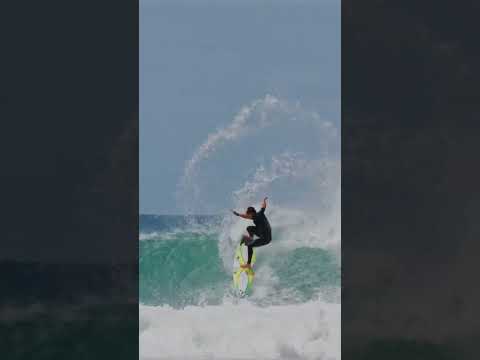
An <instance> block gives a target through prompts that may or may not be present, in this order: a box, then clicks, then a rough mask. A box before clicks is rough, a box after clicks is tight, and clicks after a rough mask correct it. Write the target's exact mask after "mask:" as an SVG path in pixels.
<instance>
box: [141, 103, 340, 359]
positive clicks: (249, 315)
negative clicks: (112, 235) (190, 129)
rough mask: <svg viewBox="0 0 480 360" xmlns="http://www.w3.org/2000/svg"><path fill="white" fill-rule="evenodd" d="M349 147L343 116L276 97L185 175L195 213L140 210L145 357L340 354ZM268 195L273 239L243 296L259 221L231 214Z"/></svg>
mask: <svg viewBox="0 0 480 360" xmlns="http://www.w3.org/2000/svg"><path fill="white" fill-rule="evenodd" d="M245 148H247V149H255V151H254V154H260V155H261V156H254V154H252V153H249V152H245V151H239V150H240V149H245ZM339 149H340V137H339V133H338V125H336V123H335V122H333V121H331V120H325V119H322V117H321V115H320V114H319V113H318V112H316V111H311V110H306V109H304V107H303V106H302V105H301V104H300V103H299V102H293V103H292V102H289V101H287V100H284V99H279V98H277V97H274V96H272V95H266V96H265V97H263V98H259V99H256V100H254V101H252V102H251V103H250V104H248V105H245V106H243V107H242V108H241V109H240V111H239V112H238V113H237V114H236V115H235V116H233V119H232V121H231V122H230V123H228V124H227V125H226V126H224V127H220V128H218V129H216V130H214V131H213V132H211V133H210V134H208V136H207V138H206V139H205V141H204V142H203V143H201V144H200V145H199V146H198V148H197V150H196V151H195V152H194V153H193V154H192V156H191V158H190V159H188V160H187V161H186V164H185V168H184V173H183V175H182V177H181V178H180V179H179V182H178V189H177V198H178V202H179V204H181V206H182V207H183V209H184V213H185V215H182V216H167V215H141V216H140V234H139V252H140V261H139V264H140V265H139V266H140V268H139V280H140V281H139V284H140V289H139V290H140V308H139V318H140V334H139V336H140V338H139V342H140V343H139V345H140V358H141V359H152V360H153V359H232V360H233V359H329V360H334V359H340V319H341V318H340V297H341V296H340V295H341V270H340V269H341V262H340V249H341V232H340V229H341V227H340V161H339V159H340V153H339V152H340V150H339ZM225 160H228V161H229V162H231V163H234V164H235V165H236V166H234V167H231V168H229V169H228V176H224V175H225V174H223V173H222V171H225V170H224V169H223V167H222V161H225ZM222 169H223V170H222ZM226 179H228V181H226ZM264 196H268V197H269V200H270V201H269V204H268V207H267V211H266V215H267V217H268V219H269V221H270V224H271V226H272V232H273V233H272V238H273V239H272V242H271V243H270V244H269V245H267V246H265V247H261V248H258V249H257V263H256V264H255V273H256V277H255V283H254V288H253V293H252V294H251V296H249V297H246V298H242V299H240V298H237V297H236V296H235V294H234V292H233V291H232V277H231V274H232V260H233V253H234V249H235V247H236V245H237V244H238V241H239V240H240V237H241V235H242V234H243V233H244V232H245V227H246V226H248V225H250V224H249V223H248V221H246V220H243V219H240V218H237V217H234V216H233V215H231V213H230V212H229V209H230V208H235V209H237V210H240V211H241V210H244V209H245V207H247V206H250V205H253V206H255V207H257V208H258V207H259V204H260V201H261V199H262V198H263V197H264ZM212 199H213V200H212ZM218 199H223V200H218ZM222 201H223V202H222ZM206 204H207V205H206ZM215 206H217V207H216V208H215ZM211 213H214V214H217V215H197V214H211Z"/></svg>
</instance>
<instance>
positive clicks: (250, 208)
mask: <svg viewBox="0 0 480 360" xmlns="http://www.w3.org/2000/svg"><path fill="white" fill-rule="evenodd" d="M252 213H253V214H256V213H257V210H255V208H254V207H253V206H249V207H248V208H247V214H252Z"/></svg>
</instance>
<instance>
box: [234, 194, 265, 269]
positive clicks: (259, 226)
mask: <svg viewBox="0 0 480 360" xmlns="http://www.w3.org/2000/svg"><path fill="white" fill-rule="evenodd" d="M267 199H268V198H265V199H263V202H262V208H261V209H260V211H259V212H257V211H256V210H255V208H254V207H253V206H250V207H249V208H248V209H247V211H246V213H245V214H239V213H238V212H236V211H234V210H232V212H233V213H234V214H235V215H237V216H240V217H242V218H244V219H248V220H253V223H254V224H255V226H249V227H247V232H248V234H249V236H247V235H244V236H243V238H242V241H241V242H240V243H241V244H243V243H245V245H247V247H248V261H247V263H246V264H244V265H242V266H241V267H242V268H251V265H250V262H251V261H252V255H253V248H254V247H259V246H263V245H267V244H269V243H270V241H272V229H271V228H270V223H269V222H268V220H267V217H266V216H265V209H266V207H267ZM254 235H256V236H258V237H257V238H256V239H254V238H253V236H254Z"/></svg>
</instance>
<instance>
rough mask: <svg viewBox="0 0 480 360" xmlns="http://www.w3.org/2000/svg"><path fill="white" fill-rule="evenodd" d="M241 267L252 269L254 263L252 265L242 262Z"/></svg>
mask: <svg viewBox="0 0 480 360" xmlns="http://www.w3.org/2000/svg"><path fill="white" fill-rule="evenodd" d="M240 267H241V268H242V269H251V268H252V265H251V264H242V265H240Z"/></svg>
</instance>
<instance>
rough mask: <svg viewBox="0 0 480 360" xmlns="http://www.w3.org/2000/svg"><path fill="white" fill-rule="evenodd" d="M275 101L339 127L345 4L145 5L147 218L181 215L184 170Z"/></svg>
mask: <svg viewBox="0 0 480 360" xmlns="http://www.w3.org/2000/svg"><path fill="white" fill-rule="evenodd" d="M267 93H268V94H272V95H275V96H277V97H280V98H283V99H287V100H289V101H297V100H299V101H301V102H302V104H304V105H305V106H307V107H309V108H312V109H316V110H318V111H319V112H320V113H321V114H322V116H324V117H328V118H330V119H331V120H334V121H340V1H339V0H317V1H314V0H312V1H298V0H297V1H294V0H291V1H279V0H275V1H263V0H257V1H245V0H242V1H240V0H238V1H236V0H235V1H234V0H223V1H201V0H196V1H194V0H191V1H181V0H174V1H166V0H140V181H139V184H140V212H141V213H150V214H152V213H153V214H174V213H180V212H181V210H180V209H179V208H178V207H177V204H176V200H175V190H176V185H177V183H178V181H179V178H180V177H181V175H182V172H183V169H184V166H185V162H186V161H187V160H188V159H190V157H191V156H192V153H193V152H194V151H195V149H196V148H197V147H198V146H199V145H200V144H201V143H202V142H204V141H205V139H206V137H207V135H208V134H209V133H211V132H212V131H214V130H215V129H217V128H218V127H221V126H225V125H226V124H228V123H230V122H231V121H232V118H233V117H234V116H235V114H236V113H237V112H238V111H239V110H240V108H241V107H242V106H244V105H247V104H249V103H251V102H252V101H253V100H255V99H257V98H261V97H264V96H265V95H266V94H267ZM219 173H220V174H221V176H224V177H225V179H224V180H225V181H228V174H227V173H226V174H222V173H221V171H220V172H219Z"/></svg>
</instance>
